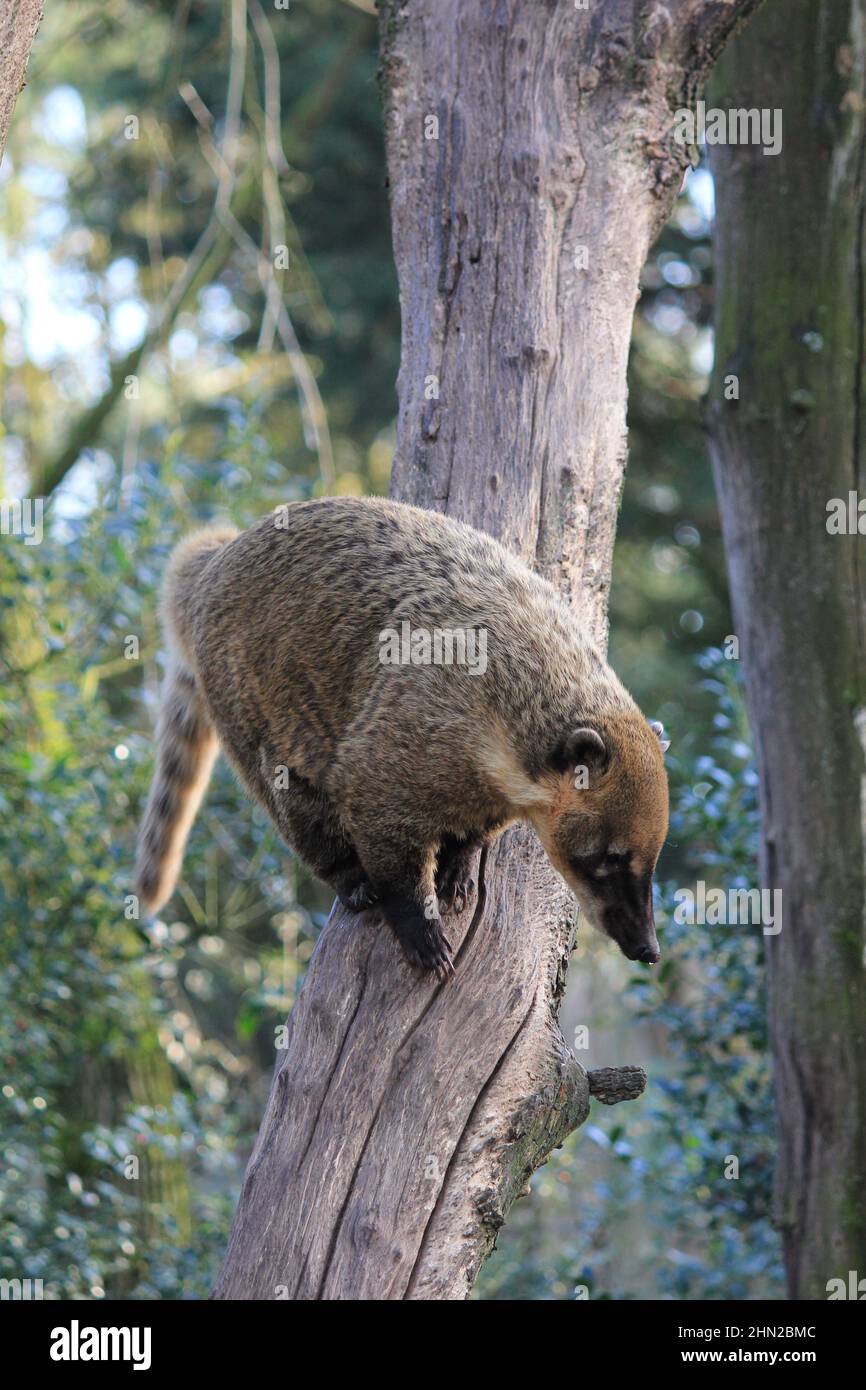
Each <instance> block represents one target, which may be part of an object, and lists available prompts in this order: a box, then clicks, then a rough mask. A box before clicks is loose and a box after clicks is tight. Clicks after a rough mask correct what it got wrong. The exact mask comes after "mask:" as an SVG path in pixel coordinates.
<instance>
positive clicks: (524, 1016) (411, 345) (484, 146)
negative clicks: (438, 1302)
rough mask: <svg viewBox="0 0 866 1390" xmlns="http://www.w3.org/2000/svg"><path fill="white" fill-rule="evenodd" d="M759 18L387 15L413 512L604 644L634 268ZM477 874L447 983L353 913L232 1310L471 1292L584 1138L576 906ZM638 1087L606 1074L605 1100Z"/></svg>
mask: <svg viewBox="0 0 866 1390" xmlns="http://www.w3.org/2000/svg"><path fill="white" fill-rule="evenodd" d="M756 4H757V0H742V3H710V4H704V3H698V0H688V2H686V0H679V3H676V0H673V3H668V4H666V5H647V4H644V3H638V2H637V0H597V3H594V4H593V5H591V6H590V9H589V10H588V11H581V10H578V9H576V8H574V7H573V6H572V5H570V4H566V3H565V2H564V0H559V3H553V2H552V0H509V3H495V0H459V3H458V0H405V2H401V0H387V3H385V4H384V5H383V6H382V64H383V82H384V87H385V106H386V135H387V149H388V167H389V175H390V184H391V200H392V210H393V227H394V250H395V256H396V261H397V267H398V271H399V277H400V296H401V304H402V315H403V348H402V362H401V368H400V376H399V382H398V389H399V422H398V439H397V451H396V458H395V463H394V471H393V487H392V491H393V495H394V496H396V497H397V498H399V499H401V500H403V501H410V502H415V503H417V504H419V505H421V506H425V507H431V508H437V509H439V510H442V511H445V512H447V513H448V514H450V515H452V516H455V517H458V518H460V519H462V520H465V521H469V522H471V523H472V524H474V525H476V526H478V527H480V528H482V529H485V530H488V531H490V532H491V533H492V534H494V535H495V536H497V537H498V538H500V539H501V540H503V541H504V542H505V543H506V544H507V545H509V546H511V547H512V548H513V549H514V550H515V551H516V552H517V553H519V554H520V555H521V556H522V557H523V558H524V559H525V560H527V561H528V562H529V563H532V564H536V565H537V566H538V567H539V568H540V569H541V570H542V572H544V573H545V574H546V575H547V576H548V577H549V578H550V579H552V581H553V582H554V583H556V584H558V585H559V586H560V588H561V590H562V592H563V593H564V594H565V595H566V596H567V597H568V599H569V601H571V602H573V603H575V604H576V605H577V606H578V607H579V608H580V610H581V612H582V613H583V614H584V615H585V617H586V620H587V623H588V624H589V625H590V626H591V627H592V628H593V629H594V630H595V632H596V634H597V635H598V636H599V638H600V639H601V640H604V639H605V635H606V602H607V590H608V583H609V578H610V567H611V555H612V549H613V540H614V532H615V527H616V516H617V509H618V503H619V495H620V489H621V483H622V473H623V467H624V462H625V452H626V442H625V440H626V434H625V407H626V363H627V357H628V349H629V340H630V334H631V321H632V315H633V310H634V304H635V300H636V297H637V293H638V276H639V273H640V270H641V267H642V265H643V262H644V259H645V257H646V254H647V250H648V247H649V244H650V240H651V238H652V236H653V234H654V232H655V230H656V229H657V228H658V227H659V225H660V224H661V223H662V222H663V220H664V218H665V216H666V215H667V212H668V210H669V208H670V205H671V203H672V201H673V198H674V196H675V194H676V191H677V189H678V187H679V183H680V179H681V175H682V171H683V168H684V166H685V163H686V160H687V151H686V150H685V149H683V148H682V147H680V146H677V145H676V144H674V143H673V142H672V140H671V127H672V123H673V111H674V110H675V109H676V107H677V106H678V105H680V104H681V103H682V102H683V101H684V100H685V99H686V97H687V96H688V95H689V94H690V93H691V92H692V91H693V89H694V83H695V80H696V75H697V74H698V72H699V71H702V70H703V69H704V68H705V67H706V66H707V64H708V63H709V62H710V61H711V60H712V58H713V56H714V55H715V53H716V52H717V51H718V49H719V47H720V46H721V44H722V43H723V42H724V40H725V38H726V37H727V35H728V33H729V32H730V29H731V28H732V26H733V25H734V23H735V22H736V21H737V20H738V19H740V18H742V17H743V16H744V15H745V14H747V13H748V12H749V11H751V10H752V9H754V8H755V7H756ZM429 117H435V118H436V121H438V130H437V129H436V127H435V126H432V125H430V124H428V125H427V129H428V130H436V134H435V138H430V139H426V138H425V122H426V121H427V120H428V118H429ZM431 379H435V383H434V382H433V381H431ZM434 385H436V386H437V387H438V398H436V396H435V392H434V391H433V390H432V389H431V388H432V387H433V386H434ZM478 879H479V882H480V884H481V888H480V892H479V895H478V897H477V900H476V901H475V902H474V903H472V904H471V905H470V909H469V910H468V911H467V912H465V913H464V914H463V915H462V917H459V918H452V919H449V921H448V933H449V937H450V938H451V939H452V940H453V941H454V944H455V945H456V946H457V948H458V949H457V976H456V979H455V980H454V981H453V983H451V984H449V985H447V986H444V987H440V986H438V985H437V984H436V983H435V982H430V981H427V982H419V981H417V980H416V979H415V978H414V977H413V976H412V974H411V972H410V971H409V969H408V967H407V966H406V964H405V963H404V961H403V959H402V957H401V954H400V951H399V948H398V947H397V945H396V943H395V942H394V941H393V940H392V939H391V937H390V934H389V933H388V931H387V929H385V928H384V927H383V926H381V925H380V924H379V922H378V919H377V918H375V917H374V916H373V914H370V915H369V916H368V917H365V918H363V919H358V918H355V917H352V916H350V915H347V914H346V913H344V912H342V911H336V912H335V913H334V914H332V917H331V920H330V922H329V924H328V926H327V927H326V929H325V931H324V933H323V935H322V937H321V940H320V941H319V943H318V946H317V948H316V951H315V953H314V956H313V959H312V961H311V964H310V969H309V972H308V975H307V978H306V981H305V984H304V988H303V990H302V992H301V996H300V998H299V1000H298V1003H297V1004H296V1006H295V1009H294V1011H293V1014H292V1018H291V1021H290V1025H289V1039H288V1046H287V1048H286V1050H285V1051H284V1052H283V1054H282V1056H281V1058H280V1061H279V1065H278V1070H277V1073H276V1076H275V1080H274V1084H273V1089H272V1093H271V1097H270V1100H269V1103H268V1108H267V1111H266V1114H265V1117H264V1120H263V1122H262V1127H261V1131H260V1134H259V1138H258V1141H257V1144H256V1147H255V1150H254V1153H253V1156H252V1158H251V1160H250V1164H249V1168H248V1170H247V1175H246V1178H245V1181H244V1186H243V1191H242V1194H241V1198H240V1203H239V1207H238V1212H237V1216H236V1220H235V1224H234V1228H233V1231H232V1236H231V1242H230V1246H229V1250H228V1254H227V1257H226V1261H225V1264H224V1267H223V1270H222V1273H221V1275H220V1278H219V1281H218V1283H217V1286H216V1290H215V1296H216V1297H218V1298H274V1297H280V1296H288V1297H291V1298H308V1299H309V1298H327V1299H352V1298H356V1299H360V1298H363V1299H399V1298H418V1299H451V1298H462V1297H465V1296H466V1295H467V1294H468V1292H469V1291H470V1289H471V1287H472V1284H473V1281H474V1279H475V1276H476V1274H477V1272H478V1270H479V1268H480V1266H481V1264H482V1262H483V1260H484V1258H485V1256H486V1255H487V1253H488V1252H489V1249H490V1247H491V1244H492V1241H493V1239H494V1237H495V1234H496V1231H497V1230H498V1229H499V1227H500V1226H501V1224H502V1222H503V1220H504V1217H505V1214H506V1212H507V1210H508V1208H509V1206H510V1204H511V1202H512V1201H513V1200H514V1198H515V1197H516V1196H517V1195H518V1194H519V1193H520V1191H521V1190H522V1189H523V1188H524V1187H525V1184H526V1180H527V1178H528V1176H529V1175H530V1174H531V1172H532V1171H533V1169H534V1168H536V1167H537V1166H538V1164H539V1163H541V1162H542V1161H543V1160H544V1159H545V1158H546V1156H547V1155H548V1153H549V1152H550V1150H551V1148H553V1147H554V1146H555V1145H557V1144H559V1143H561V1142H562V1140H563V1139H564V1138H565V1136H566V1135H567V1134H568V1132H569V1131H570V1130H572V1129H573V1128H574V1127H575V1126H576V1125H578V1124H580V1123H582V1121H583V1120H584V1119H585V1118H586V1115H587V1112H588V1106H589V1092H590V1081H589V1079H588V1078H587V1074H586V1072H585V1071H584V1069H583V1067H581V1065H580V1064H579V1063H578V1061H577V1060H576V1058H575V1057H574V1056H573V1055H572V1054H571V1052H570V1050H569V1048H568V1047H567V1045H566V1044H565V1042H564V1040H563V1038H562V1036H561V1034H560V1032H559V1029H558V1027H557V1015H558V1011H559V1004H560V1000H561V995H562V989H563V984H564V978H565V970H566V964H567V961H568V956H569V951H570V949H571V946H572V942H573V935H574V920H573V906H572V900H571V898H570V895H568V893H567V891H566V890H565V889H564V887H563V886H562V885H560V884H559V881H558V880H556V879H555V877H554V875H553V874H552V873H551V872H550V871H549V870H548V868H547V866H546V863H545V862H544V861H543V860H542V858H541V857H540V853H539V850H538V846H537V844H536V842H535V840H534V838H533V837H532V836H531V834H530V833H529V832H528V831H527V830H524V829H517V830H515V831H513V832H509V833H508V834H507V835H506V836H505V837H504V838H503V839H502V840H501V841H500V842H499V843H498V844H497V845H496V846H495V847H494V848H493V849H491V850H490V851H489V852H487V853H485V855H484V857H483V861H482V863H481V865H480V868H479V874H478ZM642 1084H643V1079H642V1074H639V1073H636V1072H631V1073H629V1072H628V1071H627V1072H626V1073H625V1074H624V1075H623V1076H621V1077H620V1078H619V1079H617V1078H616V1077H609V1076H604V1075H600V1076H599V1077H597V1079H596V1085H597V1089H598V1091H599V1097H600V1099H601V1100H603V1101H605V1100H606V1101H608V1102H611V1101H613V1100H614V1099H617V1098H619V1095H620V1093H622V1094H636V1093H637V1092H638V1091H639V1089H640V1088H641V1087H642Z"/></svg>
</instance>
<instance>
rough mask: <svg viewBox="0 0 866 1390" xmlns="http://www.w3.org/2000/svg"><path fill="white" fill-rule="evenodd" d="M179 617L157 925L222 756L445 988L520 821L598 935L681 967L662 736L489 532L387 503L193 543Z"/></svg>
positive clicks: (150, 812) (305, 849)
mask: <svg viewBox="0 0 866 1390" xmlns="http://www.w3.org/2000/svg"><path fill="white" fill-rule="evenodd" d="M162 620H163V625H164V630H165V635H166V638H167V642H168V647H169V651H170V664H169V669H168V673H167V676H166V682H165V687H164V691H163V697H162V708H161V714H160V719H159V724H158V729H157V763H156V771H155V774H154V778H153V785H152V787H151V791H150V796H149V799H148V803H147V807H146V810H145V814H144V821H143V825H142V829H141V835H140V840H139V857H138V870H137V888H138V893H139V897H140V900H141V901H142V903H143V905H144V907H145V908H146V909H147V910H150V911H156V910H157V909H158V908H160V907H161V906H162V904H163V903H164V902H165V901H166V900H167V898H168V897H169V896H170V894H171V893H172V891H173V889H174V885H175V881H176V879H177V876H178V872H179V869H180V863H181V856H182V853H183V847H184V842H185V840H186V836H187V833H188V831H189V828H190V825H191V824H192V821H193V818H194V816H195V813H196V810H197V808H198V805H199V802H200V801H201V798H202V796H203V794H204V790H205V787H206V784H207V781H208V778H209V776H210V772H211V768H212V765H213V761H214V758H215V757H216V754H217V751H218V747H219V746H221V747H222V748H223V750H224V751H225V753H226V754H227V755H228V757H229V758H230V760H231V761H232V763H233V764H234V766H235V768H236V769H237V771H238V773H239V774H240V777H241V778H242V780H243V782H244V783H245V784H246V785H247V787H248V788H249V789H250V791H251V792H252V793H253V794H254V795H255V796H256V797H258V799H259V800H260V801H261V802H262V804H263V805H264V806H265V807H266V808H267V810H268V812H269V813H270V815H271V817H272V818H273V820H274V822H275V823H276V825H277V827H278V828H279V830H280V832H281V833H282V835H283V836H284V838H285V839H286V840H287V841H288V843H289V845H291V846H292V848H293V849H294V850H295V851H296V852H297V853H298V855H300V857H301V858H302V859H303V860H304V861H305V862H306V863H307V864H308V865H309V867H310V868H311V869H312V870H313V872H314V873H316V874H317V875H318V876H319V878H321V879H323V880H324V881H325V882H326V883H328V884H329V885H330V886H331V887H332V888H333V889H334V891H335V892H336V894H337V895H338V897H339V898H340V899H341V901H342V902H343V903H344V904H345V905H347V906H348V907H350V908H352V909H354V910H356V911H360V910H362V909H364V908H366V907H372V906H374V905H378V907H379V908H380V910H381V912H382V913H383V914H384V916H385V918H386V919H387V921H388V923H389V924H390V926H391V927H392V928H393V930H394V932H395V933H396V935H397V937H398V939H399V941H400V943H401V945H402V947H403V949H404V951H405V954H406V956H407V957H408V959H409V961H410V962H411V963H412V964H413V965H415V966H418V967H421V968H422V969H426V970H432V971H435V972H436V974H437V975H438V976H439V977H440V978H441V979H445V978H447V977H448V976H449V975H451V974H452V973H453V969H454V966H453V959H452V950H451V946H450V944H449V942H448V940H447V938H446V936H445V933H444V931H443V927H442V920H441V916H440V912H446V913H447V912H448V911H451V910H461V909H462V907H463V906H465V902H466V900H467V899H468V896H469V892H470V891H471V887H472V885H471V883H469V882H468V876H469V874H470V872H471V866H472V863H473V856H474V853H475V851H476V850H477V848H478V846H479V844H481V843H483V842H484V841H485V840H488V839H490V838H491V837H493V836H495V835H496V834H497V833H498V832H500V831H501V830H502V829H503V828H504V827H505V826H507V825H509V824H510V823H512V822H514V821H517V820H526V821H529V822H531V824H532V825H533V826H534V827H535V830H536V831H537V833H538V835H539V837H540V839H541V842H542V844H543V846H544V849H545V851H546V852H547V855H548V857H549V859H550V861H551V862H552V864H553V865H554V867H555V868H556V869H557V870H558V871H559V873H560V874H561V875H562V877H563V878H564V879H565V880H566V881H567V883H568V884H569V885H570V887H571V888H572V889H573V891H574V893H575V894H576V895H577V898H578V901H579V903H580V905H581V907H582V909H583V911H584V912H585V914H586V916H587V917H588V918H589V920H590V922H592V923H593V924H595V925H596V926H597V927H599V928H600V929H601V930H603V931H604V932H606V933H607V935H608V936H610V937H611V938H612V939H613V940H614V941H615V942H616V943H617V945H618V946H619V947H620V949H621V950H622V952H623V954H624V955H626V956H627V957H628V958H629V959H630V960H639V961H646V962H648V963H650V964H652V963H654V962H656V961H657V960H658V959H659V948H658V942H657V940H656V935H655V928H654V923H653V906H652V875H653V870H654V868H655V863H656V859H657V858H658V854H659V850H660V848H661V845H662V842H663V840H664V838H665V834H666V832H667V821H668V791H667V779H666V775H665V768H664V758H663V746H662V743H661V726H660V725H651V724H649V723H648V722H647V720H646V719H645V718H644V717H643V715H642V714H641V713H640V711H639V710H638V708H637V706H636V704H635V703H634V701H633V700H632V698H631V697H630V695H629V694H628V693H627V691H626V690H625V688H624V687H623V685H622V684H621V683H620V681H619V680H618V679H617V677H616V675H615V674H614V672H613V671H612V670H611V669H610V667H609V666H608V665H607V663H606V662H605V660H604V658H603V657H602V656H601V654H600V653H599V651H598V650H597V649H596V648H595V646H594V645H593V643H592V642H591V641H590V639H589V638H588V636H587V634H586V633H585V632H584V631H583V630H582V628H581V626H580V623H579V621H578V619H577V618H576V617H575V615H574V614H573V613H572V611H571V610H570V609H569V608H567V607H566V606H565V604H564V603H563V602H562V600H561V599H560V598H559V597H558V595H557V593H556V591H555V590H554V589H553V587H552V586H551V585H550V584H548V583H547V582H546V581H545V580H543V579H541V578H540V577H539V576H538V575H536V574H534V573H532V571H531V570H529V569H528V568H526V567H525V566H524V565H523V564H521V563H520V562H519V561H518V560H517V559H515V558H514V556H512V555H511V554H509V553H508V551H507V550H505V549H504V548H503V547H502V546H501V545H499V544H498V543H497V542H496V541H494V540H493V539H492V538H491V537H489V536H487V535H484V534H482V533H481V532H478V531H475V530H473V529H472V528H471V527H469V526H465V525H463V524H461V523H460V522H456V521H452V520H450V519H449V518H448V517H445V516H442V515H440V514H439V513H437V512H428V511H422V510H420V509H418V508H416V507H411V506H406V505H403V504H401V503H396V502H389V501H385V500H382V499H379V498H368V499H365V500H359V499H355V498H347V497H336V498H326V499H323V500H321V501H315V502H298V503H293V504H290V505H286V506H284V507H280V508H278V509H277V511H276V512H275V513H273V514H271V515H270V516H267V517H265V518H264V519H263V520H261V521H259V522H258V523H257V524H256V525H255V526H253V527H252V528H251V529H250V530H248V531H244V532H242V533H240V534H239V533H237V532H236V531H234V530H226V529H209V530H203V531H199V532H197V533H196V534H194V535H192V536H190V537H189V538H188V539H187V540H185V541H183V542H182V543H181V545H180V546H179V547H178V548H177V549H176V550H175V552H174V553H173V555H172V557H171V559H170V562H169V565H168V570H167V573H166V577H165V583H164V587H163V596H162ZM437 633H438V634H439V635H440V641H439V647H438V648H437V645H436V634H437ZM442 634H445V636H444V638H443V637H442ZM448 634H450V636H451V645H450V646H448V641H447V638H448ZM461 634H462V637H463V639H464V640H463V641H462V642H461V641H459V640H455V639H459V638H460V636H461ZM396 635H399V640H396V641H395V636H396ZM468 637H473V638H475V639H477V641H475V642H474V645H473V642H472V641H468V640H467V638H468ZM482 637H483V643H482V642H481V638H482ZM482 646H483V650H484V661H483V662H481V661H480V660H475V661H471V660H469V659H467V655H468V653H470V652H471V651H473V650H474V651H476V653H477V651H478V649H479V648H480V647H482ZM455 652H456V659H455ZM437 656H438V660H437ZM449 658H450V659H449Z"/></svg>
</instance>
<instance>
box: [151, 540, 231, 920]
mask: <svg viewBox="0 0 866 1390" xmlns="http://www.w3.org/2000/svg"><path fill="white" fill-rule="evenodd" d="M236 535H237V532H236V531H230V530H226V529H225V528H222V529H219V530H216V529H213V530H207V531H199V532H196V534H195V535H192V536H189V537H188V538H187V539H186V540H185V541H183V542H182V543H181V544H180V545H179V546H178V548H177V550H176V551H175V552H174V554H173V555H172V557H171V560H170V561H169V566H168V570H167V572H166V577H165V583H164V585H163V593H162V619H163V626H164V629H165V636H166V639H167V642H168V646H169V650H170V660H169V667H168V673H167V675H166V679H165V685H164V686H163V690H162V699H161V705H160V714H159V722H158V723H157V727H156V770H155V771H154V775H153V782H152V783H151V788H150V795H149V796H148V799H147V806H146V807H145V812H144V820H143V821H142V825H141V833H140V835H139V838H138V861H137V865H136V892H137V894H138V898H139V902H140V903H141V905H142V907H143V908H144V910H145V911H146V912H158V911H159V909H160V908H161V907H162V905H163V904H164V903H165V902H167V901H168V899H169V898H170V897H171V895H172V893H173V892H174V886H175V884H176V882H177V878H178V874H179V873H180V866H181V862H182V860H183V850H184V846H185V844H186V838H187V835H188V834H189V831H190V828H191V826H192V823H193V821H194V820H195V816H196V812H197V811H198V808H199V806H200V804H201V799H202V797H203V796H204V793H205V789H206V788H207V784H208V782H209V781H210V775H211V771H212V769H213V765H214V761H215V759H216V756H217V753H218V751H219V744H218V742H217V737H216V733H215V732H214V728H213V725H212V723H211V720H210V715H209V714H208V710H207V706H206V704H205V701H204V697H203V695H202V692H201V690H200V689H199V686H198V683H197V681H196V677H195V669H194V664H193V655H192V639H191V623H192V615H193V612H194V608H195V588H196V583H197V580H198V578H199V576H200V575H201V572H202V570H203V569H204V567H205V566H206V564H207V563H208V561H209V560H210V559H212V557H213V554H214V552H215V551H216V550H218V549H220V548H221V547H222V546H223V545H225V544H226V543H227V542H228V541H230V540H232V539H233V538H234V537H235V536H236Z"/></svg>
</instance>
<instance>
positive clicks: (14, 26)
mask: <svg viewBox="0 0 866 1390" xmlns="http://www.w3.org/2000/svg"><path fill="white" fill-rule="evenodd" d="M43 5H44V0H7V3H6V4H5V5H3V6H2V8H0V58H2V61H0V161H2V159H3V153H4V151H5V149H6V138H7V136H8V134H9V126H10V123H11V121H12V112H13V111H14V110H15V103H16V101H17V100H18V93H19V92H20V91H21V88H22V87H23V86H24V73H25V71H26V69H27V59H28V58H29V57H30V49H31V47H32V45H33V40H34V38H35V37H36V30H37V29H38V28H39V21H40V20H41V18H42V8H43Z"/></svg>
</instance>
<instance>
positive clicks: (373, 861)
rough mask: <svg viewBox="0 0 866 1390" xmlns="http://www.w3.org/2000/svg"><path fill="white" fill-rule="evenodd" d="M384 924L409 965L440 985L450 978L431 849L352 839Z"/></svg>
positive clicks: (448, 950)
mask: <svg viewBox="0 0 866 1390" xmlns="http://www.w3.org/2000/svg"><path fill="white" fill-rule="evenodd" d="M356 842H357V846H358V854H359V855H360V857H361V863H362V864H363V865H364V868H365V869H366V870H367V872H368V874H369V875H370V879H371V881H372V884H373V887H374V889H375V891H376V893H377V895H378V899H379V905H380V906H381V908H382V911H383V913H384V915H385V920H386V921H387V923H388V925H389V926H390V928H391V930H392V931H393V933H394V935H395V936H396V938H397V940H398V941H399V942H400V945H401V946H402V947H403V950H404V952H405V954H406V958H407V959H408V961H409V963H410V965H414V966H417V968H418V969H420V970H432V971H434V972H435V974H436V975H437V977H438V978H439V979H440V980H442V981H445V980H447V979H449V978H450V977H451V976H452V975H453V974H454V960H453V957H452V951H451V943H450V942H449V940H448V938H447V937H446V936H445V933H444V932H443V930H442V922H441V920H440V917H439V907H438V902H437V898H436V884H435V878H434V865H435V862H436V849H435V846H433V847H430V848H426V849H425V848H422V847H420V846H413V845H408V844H406V843H404V842H400V841H398V840H397V839H388V838H385V836H384V834H380V835H377V836H375V837H374V836H373V835H372V834H371V835H370V836H369V837H364V836H363V835H362V834H360V833H359V834H358V835H357V836H356Z"/></svg>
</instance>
